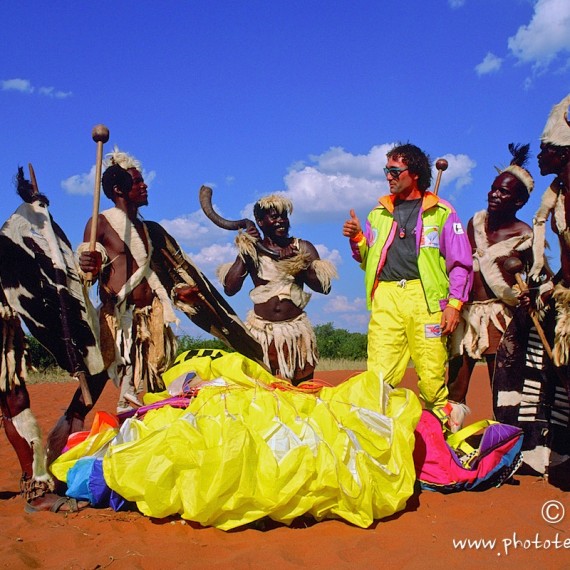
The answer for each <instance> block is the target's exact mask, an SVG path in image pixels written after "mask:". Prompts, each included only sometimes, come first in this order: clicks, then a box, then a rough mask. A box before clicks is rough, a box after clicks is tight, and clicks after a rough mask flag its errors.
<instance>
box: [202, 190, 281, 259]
mask: <svg viewBox="0 0 570 570" xmlns="http://www.w3.org/2000/svg"><path fill="white" fill-rule="evenodd" d="M199 199H200V206H202V210H203V211H204V214H206V217H207V218H208V219H210V220H211V221H212V222H214V224H216V226H218V227H220V228H222V229H224V230H243V229H246V228H250V227H251V226H255V223H254V222H253V221H252V220H250V219H249V218H243V219H241V220H226V219H225V218H222V216H220V215H219V214H217V213H216V212H215V211H214V207H213V206H212V189H211V188H210V187H208V186H202V187H201V188H200V193H199ZM255 249H257V251H258V252H259V253H263V254H265V255H268V256H269V257H272V258H273V259H279V254H278V253H277V252H275V251H273V250H271V249H269V248H267V247H265V246H264V245H263V244H262V243H261V242H260V241H257V242H255Z"/></svg>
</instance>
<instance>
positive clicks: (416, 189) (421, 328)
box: [343, 144, 472, 428]
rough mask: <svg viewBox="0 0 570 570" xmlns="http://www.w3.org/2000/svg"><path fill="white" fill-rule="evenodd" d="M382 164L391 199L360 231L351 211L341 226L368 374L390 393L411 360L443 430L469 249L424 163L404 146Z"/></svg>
mask: <svg viewBox="0 0 570 570" xmlns="http://www.w3.org/2000/svg"><path fill="white" fill-rule="evenodd" d="M387 159H388V160H387V163H386V167H385V168H384V172H385V174H386V177H387V178H388V183H389V186H390V195H388V196H382V197H381V198H380V200H379V204H378V206H376V208H374V209H373V210H372V211H371V212H370V214H369V215H368V219H367V220H366V228H365V230H364V231H363V230H362V226H361V224H360V220H359V219H358V217H357V216H356V214H355V212H354V210H351V211H350V219H349V220H347V221H346V222H345V224H344V227H343V235H344V236H346V237H348V238H349V239H350V246H351V249H352V256H353V257H354V259H355V260H356V261H358V262H359V263H360V266H361V267H362V269H363V270H364V271H365V277H364V279H365V285H366V298H367V302H368V308H369V309H370V310H371V314H370V324H369V327H368V369H369V370H371V371H373V372H375V373H378V374H381V375H382V378H383V380H384V381H385V382H386V383H388V384H389V385H391V386H397V385H398V384H399V383H400V382H401V380H402V378H403V376H404V373H405V371H406V367H407V365H408V361H409V359H410V356H411V358H412V360H413V361H414V364H415V367H416V371H417V374H418V377H419V382H418V387H419V391H420V398H421V399H422V400H423V401H424V403H425V405H426V407H427V408H428V409H430V410H432V411H433V412H434V414H435V415H436V416H437V417H438V418H439V419H440V421H441V422H442V424H443V426H444V427H445V428H448V427H449V422H450V421H451V418H452V417H453V415H454V414H455V412H456V411H457V410H456V408H458V406H456V405H455V407H454V406H453V405H452V404H451V403H450V402H448V400H447V395H448V393H447V387H446V384H445V367H446V363H447V354H448V353H447V336H448V335H450V334H451V333H452V332H453V331H454V330H455V327H456V326H457V324H458V323H459V311H460V310H461V306H462V305H463V303H464V302H465V301H467V297H468V295H469V290H470V288H471V281H472V261H471V248H470V247H469V241H468V240H467V237H466V236H465V232H464V231H463V227H462V225H461V222H460V221H459V218H458V216H457V214H456V212H455V210H454V209H453V207H452V206H451V205H450V204H449V203H448V202H446V201H445V200H442V199H441V198H439V197H438V196H437V195H436V194H433V193H432V192H429V191H428V188H429V186H430V183H431V167H430V161H429V157H428V156H427V155H426V154H425V153H424V152H423V151H422V150H421V149H420V148H418V147H417V146H415V145H412V144H404V145H400V146H396V147H394V148H392V149H391V150H390V151H389V152H388V154H387Z"/></svg>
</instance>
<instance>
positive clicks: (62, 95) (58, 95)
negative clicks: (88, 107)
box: [38, 87, 73, 99]
mask: <svg viewBox="0 0 570 570" xmlns="http://www.w3.org/2000/svg"><path fill="white" fill-rule="evenodd" d="M38 93H39V94H40V95H45V96H46V97H53V98H54V99H66V98H67V97H71V95H73V93H71V91H58V90H56V89H55V87H40V88H39V89H38Z"/></svg>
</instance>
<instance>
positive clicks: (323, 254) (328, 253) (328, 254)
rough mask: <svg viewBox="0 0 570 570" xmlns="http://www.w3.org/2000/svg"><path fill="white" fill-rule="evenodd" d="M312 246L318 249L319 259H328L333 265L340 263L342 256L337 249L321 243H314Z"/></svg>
mask: <svg viewBox="0 0 570 570" xmlns="http://www.w3.org/2000/svg"><path fill="white" fill-rule="evenodd" d="M314 246H315V249H316V250H317V251H318V253H319V257H320V258H321V259H326V260H327V261H330V262H331V263H334V264H335V265H339V264H341V263H342V257H341V255H340V252H339V251H338V249H329V248H328V247H327V246H326V245H323V244H322V243H316V244H314Z"/></svg>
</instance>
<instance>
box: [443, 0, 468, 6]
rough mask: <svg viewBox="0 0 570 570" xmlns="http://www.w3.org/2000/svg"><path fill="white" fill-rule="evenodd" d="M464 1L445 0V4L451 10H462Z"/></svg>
mask: <svg viewBox="0 0 570 570" xmlns="http://www.w3.org/2000/svg"><path fill="white" fill-rule="evenodd" d="M465 1H466V0H447V3H448V4H449V6H450V7H451V8H462V7H463V6H464V5H465Z"/></svg>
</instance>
